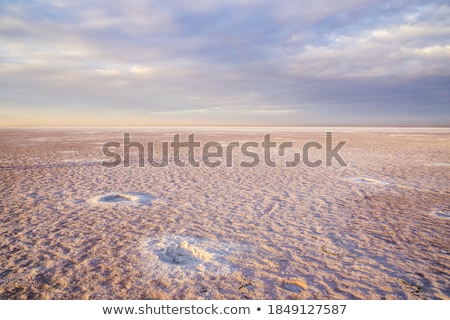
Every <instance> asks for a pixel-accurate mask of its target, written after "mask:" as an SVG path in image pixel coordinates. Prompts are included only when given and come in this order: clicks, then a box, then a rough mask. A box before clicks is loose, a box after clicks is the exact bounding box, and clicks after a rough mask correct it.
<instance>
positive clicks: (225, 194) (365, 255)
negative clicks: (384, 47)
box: [0, 128, 450, 299]
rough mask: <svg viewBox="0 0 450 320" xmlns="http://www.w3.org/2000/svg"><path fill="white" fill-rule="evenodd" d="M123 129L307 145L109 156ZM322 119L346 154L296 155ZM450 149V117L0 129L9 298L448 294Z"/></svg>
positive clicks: (321, 132) (321, 133)
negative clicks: (433, 121)
mask: <svg viewBox="0 0 450 320" xmlns="http://www.w3.org/2000/svg"><path fill="white" fill-rule="evenodd" d="M124 132H127V133H130V137H131V139H132V140H133V141H138V142H141V143H142V144H143V145H144V146H146V143H147V142H150V141H152V142H154V145H155V147H156V150H155V153H156V156H157V157H158V156H160V154H161V152H162V150H161V143H162V142H163V141H171V139H172V137H173V135H174V134H177V133H180V137H181V138H182V140H184V141H186V140H187V136H188V135H189V134H192V133H195V138H196V140H197V141H199V142H201V143H202V144H205V143H206V142H208V141H216V142H218V143H219V144H220V145H222V146H225V147H226V145H228V144H229V143H230V142H240V144H242V143H244V142H247V141H255V142H258V143H259V145H261V142H262V141H263V140H264V135H266V134H267V133H271V137H272V140H273V141H276V142H277V144H278V145H279V143H281V142H286V141H288V142H293V146H294V148H293V149H291V150H286V154H285V156H284V157H280V156H279V154H278V151H277V150H275V149H274V150H272V156H273V159H275V162H276V164H277V165H276V166H275V167H269V166H267V165H266V164H265V163H264V161H263V160H262V159H261V162H260V164H259V165H257V166H254V167H241V166H239V162H240V161H241V160H244V161H248V160H249V158H248V157H246V156H245V155H243V154H241V153H239V152H238V151H239V150H238V149H234V150H233V166H231V167H226V166H225V165H224V164H222V165H220V166H217V167H208V166H205V165H204V164H203V163H202V164H201V165H200V166H199V167H193V166H190V165H187V166H186V167H178V166H176V165H175V164H174V162H173V155H172V154H170V156H169V160H170V161H169V165H168V166H166V167H160V168H158V167H152V166H150V165H149V164H148V162H145V163H144V167H139V166H138V161H137V158H136V157H137V150H136V148H134V149H133V155H132V161H131V164H130V167H124V166H123V165H119V166H116V167H104V166H102V161H110V160H111V159H110V158H108V157H106V156H105V155H104V154H103V153H102V149H101V148H99V147H101V146H102V145H103V144H104V143H105V142H108V141H117V142H120V143H123V134H124ZM325 132H332V133H333V142H334V144H337V143H338V142H339V141H346V144H345V146H344V147H343V148H342V150H341V152H340V154H341V156H342V157H343V159H344V160H345V163H346V164H347V166H340V165H339V164H338V163H337V162H336V161H333V165H332V166H326V165H325V162H324V163H323V164H322V165H320V166H317V167H314V168H312V167H308V166H306V165H304V164H299V165H298V166H295V167H286V166H285V165H284V163H285V160H286V159H285V158H286V157H292V156H293V152H300V153H301V149H300V148H301V146H302V145H304V144H305V143H307V142H310V141H317V142H319V143H320V144H322V145H325ZM200 149H201V148H200ZM324 149H325V148H323V149H321V150H315V151H314V152H312V153H311V159H314V160H315V159H319V158H320V157H321V156H323V155H324V152H325V150H324ZM119 150H120V152H121V155H122V158H123V154H122V153H123V149H120V148H119ZM259 152H260V153H261V154H263V151H262V149H261V148H260V149H259ZM195 156H196V159H197V160H198V161H200V160H201V159H202V155H201V154H199V153H198V152H197V153H196V155H195ZM449 159H450V129H448V128H251V129H248V130H247V129H245V128H153V129H152V128H138V129H137V128H128V129H127V128H106V129H105V128H103V129H92V128H89V129H78V128H72V129H54V128H51V129H1V130H0V172H1V183H0V220H1V224H0V239H1V242H0V298H1V299H450V170H449V166H450V160H449Z"/></svg>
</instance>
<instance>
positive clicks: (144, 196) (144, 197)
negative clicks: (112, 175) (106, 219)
mask: <svg viewBox="0 0 450 320" xmlns="http://www.w3.org/2000/svg"><path fill="white" fill-rule="evenodd" d="M154 200H156V197H154V196H153V195H151V194H148V193H137V192H117V193H114V192H113V193H107V194H103V195H99V196H96V197H94V198H91V199H90V200H89V202H90V203H93V204H123V205H151V204H152V202H153V201H154Z"/></svg>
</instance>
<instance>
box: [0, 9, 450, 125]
mask: <svg viewBox="0 0 450 320" xmlns="http://www.w3.org/2000/svg"><path fill="white" fill-rule="evenodd" d="M0 6H1V9H0V32H1V34H2V37H1V38H0V97H1V98H2V102H1V103H0V110H2V111H10V110H11V108H15V109H17V110H26V112H27V113H28V114H41V115H42V114H53V113H54V112H55V110H61V116H62V115H63V114H66V115H67V117H69V118H70V117H74V116H76V115H85V114H89V112H97V113H98V114H102V113H105V112H117V111H120V110H123V109H126V110H128V111H127V114H129V116H130V117H136V118H142V117H144V118H145V117H146V116H149V117H153V116H155V115H159V116H163V115H171V116H172V117H175V116H176V115H178V116H179V119H180V122H183V121H184V119H183V117H187V115H192V116H193V119H192V121H195V119H194V118H195V117H194V116H195V115H197V116H198V115H199V114H201V116H202V117H203V116H204V117H212V118H213V119H214V121H216V122H220V121H221V118H224V119H228V120H227V121H230V122H231V121H232V117H233V116H235V117H240V116H242V117H244V118H246V117H247V115H249V114H251V113H252V114H254V115H257V117H256V118H257V120H258V121H262V122H264V123H270V121H277V123H278V124H283V123H288V122H289V123H290V124H292V123H298V124H305V123H306V124H308V123H310V122H321V121H323V122H325V123H327V122H328V123H330V122H333V121H338V122H346V121H347V120H348V119H351V120H352V121H359V122H364V121H369V120H367V119H373V115H374V114H381V115H384V117H385V118H386V119H387V118H391V117H392V116H393V115H394V114H395V117H396V119H397V120H398V121H399V123H400V122H401V121H403V120H402V115H401V113H402V112H405V111H408V110H409V111H410V112H413V113H414V117H415V119H419V118H420V116H421V115H423V116H424V115H425V114H427V117H429V115H430V113H431V115H434V119H435V121H436V122H442V119H445V117H446V116H448V115H449V111H447V110H446V109H445V108H444V107H443V106H445V105H448V103H449V96H448V94H447V91H448V89H446V88H447V87H448V84H449V83H450V67H449V66H450V61H449V60H450V58H449V56H450V54H449V53H450V40H449V39H450V18H449V17H450V9H449V6H448V3H447V2H446V1H433V2H429V1H400V0H394V1H388V2H379V1H374V0H347V1H322V2H320V3H318V2H317V1H309V0H308V1H302V2H295V1H277V2H274V1H269V0H263V1H252V0H229V1H197V0H192V1H156V0H155V1H141V0H135V1H127V2H119V1H117V2H116V1H113V2H112V1H106V0H105V1H94V2H79V1H32V2H29V1H3V2H2V4H1V5H0ZM268 106H272V107H268ZM406 106H408V108H409V109H407V108H406ZM425 106H426V107H425ZM355 115H358V117H355ZM381 118H383V117H382V116H380V119H381ZM431 118H433V116H431ZM246 120H248V121H250V122H251V121H252V120H251V119H250V117H248V118H246ZM205 121H207V119H206V118H205ZM255 121H256V120H255ZM380 121H381V120H380ZM414 121H416V120H414ZM175 122H176V121H175V120H174V123H175ZM1 124H2V123H0V125H1Z"/></svg>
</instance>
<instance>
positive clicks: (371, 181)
mask: <svg viewBox="0 0 450 320" xmlns="http://www.w3.org/2000/svg"><path fill="white" fill-rule="evenodd" d="M350 181H353V182H356V183H365V184H373V185H383V186H385V185H388V184H389V183H388V182H386V181H382V180H375V179H371V178H363V177H356V178H351V179H350Z"/></svg>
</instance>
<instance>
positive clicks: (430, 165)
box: [425, 162, 450, 167]
mask: <svg viewBox="0 0 450 320" xmlns="http://www.w3.org/2000/svg"><path fill="white" fill-rule="evenodd" d="M425 165H426V166H427V167H450V163H443V162H435V163H426V164H425Z"/></svg>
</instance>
